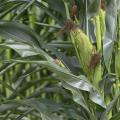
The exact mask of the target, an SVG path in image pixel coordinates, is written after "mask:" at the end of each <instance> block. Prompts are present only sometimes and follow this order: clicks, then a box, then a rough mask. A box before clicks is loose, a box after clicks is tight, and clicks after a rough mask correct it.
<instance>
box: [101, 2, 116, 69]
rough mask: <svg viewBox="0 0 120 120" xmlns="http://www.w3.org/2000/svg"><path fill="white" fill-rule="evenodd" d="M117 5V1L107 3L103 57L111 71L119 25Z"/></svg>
mask: <svg viewBox="0 0 120 120" xmlns="http://www.w3.org/2000/svg"><path fill="white" fill-rule="evenodd" d="M116 9H117V4H116V1H115V0H108V1H107V8H106V33H105V36H104V38H103V57H104V61H105V65H106V67H107V69H108V71H109V68H110V63H111V62H110V61H111V57H112V52H113V45H114V41H115V40H116V25H117V10H116Z"/></svg>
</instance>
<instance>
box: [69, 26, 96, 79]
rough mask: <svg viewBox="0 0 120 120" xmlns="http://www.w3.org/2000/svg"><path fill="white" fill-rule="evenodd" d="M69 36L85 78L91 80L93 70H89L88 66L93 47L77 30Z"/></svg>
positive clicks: (82, 33)
mask: <svg viewBox="0 0 120 120" xmlns="http://www.w3.org/2000/svg"><path fill="white" fill-rule="evenodd" d="M70 36H71V39H72V42H73V45H74V46H75V49H76V53H77V56H78V59H79V62H80V64H81V66H82V68H83V71H84V73H85V74H86V75H87V77H88V78H89V79H90V80H92V78H93V73H94V70H91V68H90V67H89V64H90V61H91V57H92V55H93V49H94V48H93V45H92V44H91V42H90V40H89V38H88V36H87V35H86V34H85V33H84V32H83V31H82V30H80V29H79V28H75V29H73V30H71V31H70Z"/></svg>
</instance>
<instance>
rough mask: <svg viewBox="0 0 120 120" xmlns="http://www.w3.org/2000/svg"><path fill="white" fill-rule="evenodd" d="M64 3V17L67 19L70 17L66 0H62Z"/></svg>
mask: <svg viewBox="0 0 120 120" xmlns="http://www.w3.org/2000/svg"><path fill="white" fill-rule="evenodd" d="M63 2H64V5H65V10H66V17H67V19H70V13H69V8H68V2H67V1H66V0H63Z"/></svg>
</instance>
